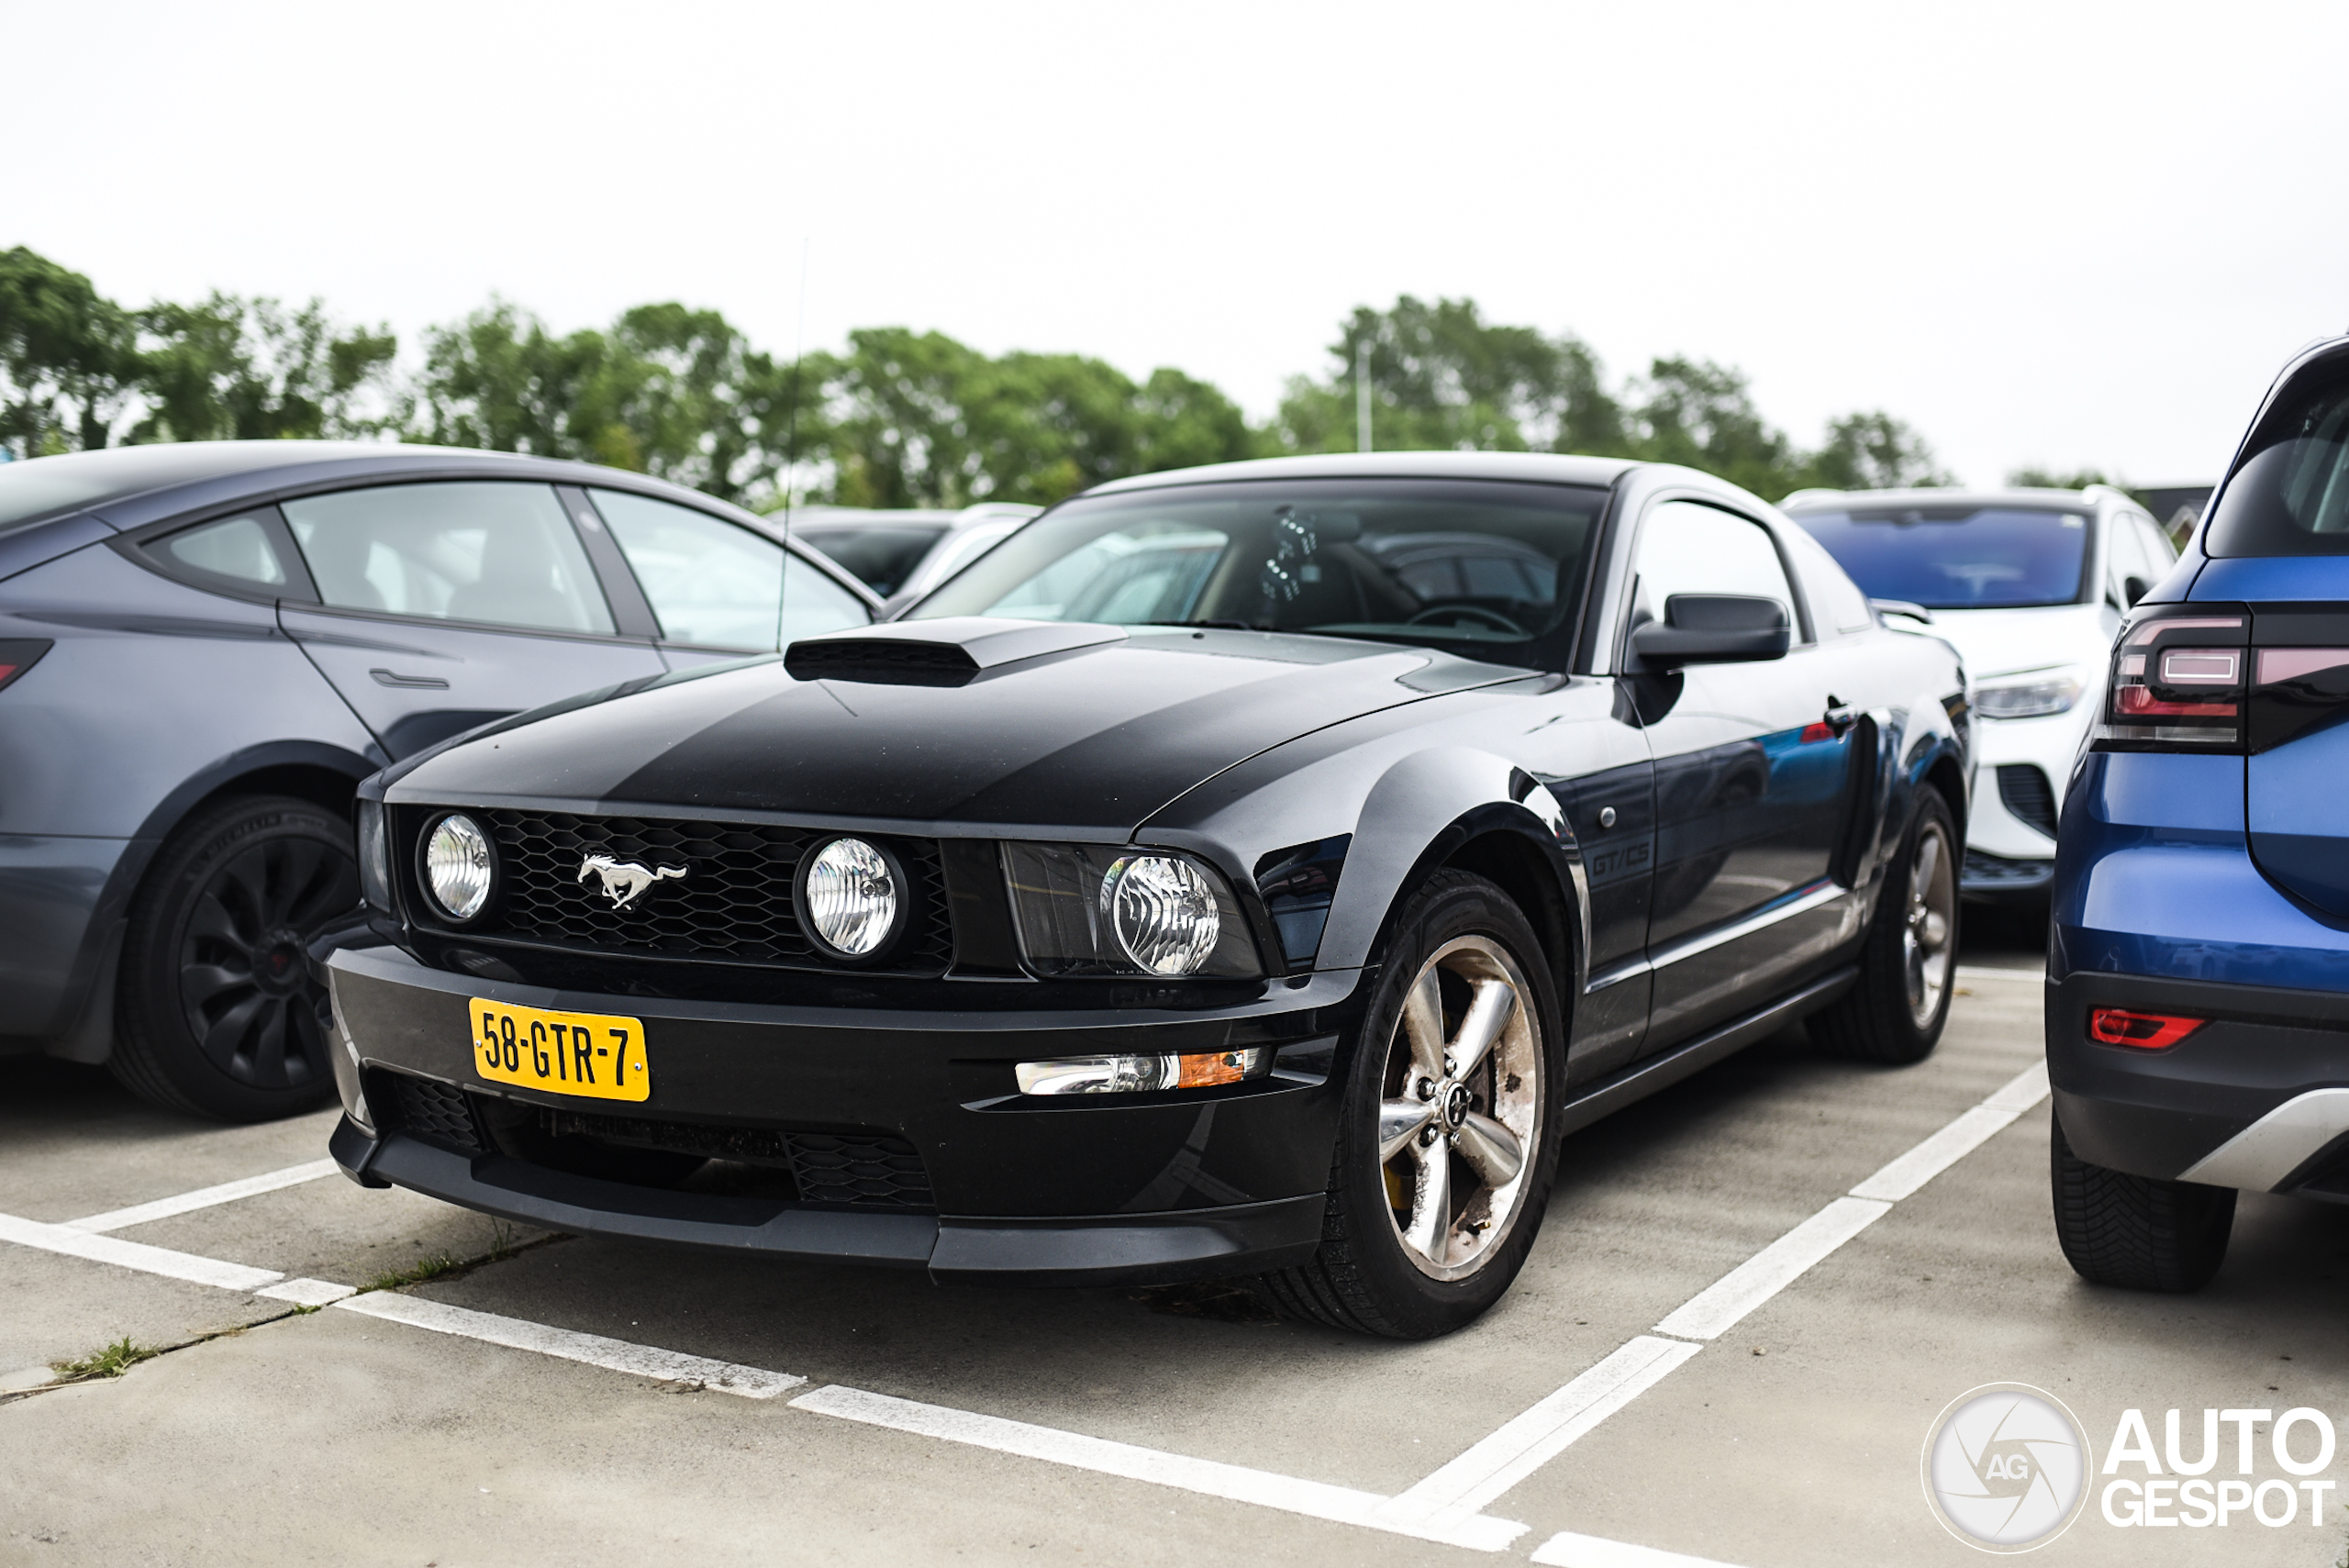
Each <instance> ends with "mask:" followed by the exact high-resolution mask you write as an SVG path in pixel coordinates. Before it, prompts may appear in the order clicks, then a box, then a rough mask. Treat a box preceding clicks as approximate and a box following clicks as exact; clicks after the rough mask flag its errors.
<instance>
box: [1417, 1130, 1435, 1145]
mask: <svg viewBox="0 0 2349 1568" xmlns="http://www.w3.org/2000/svg"><path fill="white" fill-rule="evenodd" d="M1419 1147H1420V1148H1422V1149H1432V1148H1434V1147H1435V1129H1433V1128H1431V1127H1423V1128H1421V1129H1419Z"/></svg>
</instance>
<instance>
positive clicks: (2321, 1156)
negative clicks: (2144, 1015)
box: [2046, 752, 2349, 1200]
mask: <svg viewBox="0 0 2349 1568" xmlns="http://www.w3.org/2000/svg"><path fill="white" fill-rule="evenodd" d="M2053 913H2054V932H2053V940H2052V942H2051V947H2050V952H2049V962H2048V984H2047V1015H2046V1029H2047V1068H2048V1075H2049V1078H2050V1080H2051V1082H2052V1083H2053V1084H2054V1090H2055V1110H2056V1115H2057V1117H2058V1118H2060V1120H2061V1121H2062V1123H2063V1127H2064V1131H2065V1137H2066V1138H2067V1139H2068V1140H2070V1142H2071V1145H2072V1148H2073V1150H2074V1151H2075V1152H2076V1153H2077V1154H2078V1155H2079V1156H2080V1157H2081V1158H2082V1159H2084V1160H2087V1161H2089V1162H2092V1163H2095V1164H2099V1165H2104V1166H2108V1167H2110V1168H2111V1169H2114V1170H2119V1171H2125V1172H2129V1173H2132V1174H2136V1175H2143V1176H2154V1177H2159V1178H2163V1179H2165V1180H2186V1181H2198V1182H2203V1183H2207V1184H2210V1185H2214V1186H2233V1187H2243V1188H2249V1189H2254V1190H2260V1191H2293V1192H2302V1193H2306V1194H2308V1195H2311V1196H2328V1197H2332V1196H2337V1197H2340V1198H2343V1199H2344V1200H2349V930H2343V929H2338V928H2336V927H2334V926H2332V925H2331V924H2328V923H2327V922H2325V921H2323V920H2321V919H2319V918H2318V917H2314V916H2312V915H2310V914H2309V913H2307V912H2306V911H2305V910H2304V909H2303V908H2302V907H2301V906H2299V905H2298V904H2296V903H2294V902H2293V901H2292V900H2291V899H2290V898H2288V897H2287V896H2286V895H2284V894H2283V893H2282V892H2280V891H2279V890H2278V889H2277V887H2276V886H2275V884H2272V883H2270V882H2269V881H2268V880H2267V879H2266V877H2265V876H2263V875H2262V874H2261V873H2260V871H2259V868H2258V867H2257V866H2256V865H2255V864H2254V862H2253V861H2252V858H2251V854H2250V851H2249V848H2248V845H2247V842H2246V840H2245V836H2244V828H2243V759H2242V758H2241V757H2239V756H2194V755H2177V754H2153V755H2148V754H2135V753H2114V752H2092V753H2090V754H2089V755H2088V756H2087V758H2085V759H2084V761H2083V762H2082V764H2081V773H2080V776H2079V778H2078V780H2077V781H2076V784H2074V786H2073V788H2072V790H2071V792H2070V793H2069V795H2068V796H2067V797H2066V799H2065V811H2064V825H2063V838H2062V848H2061V850H2060V851H2059V856H2058V863H2057V872H2056V895H2055V905H2054V912H2053ZM2099 1006H2114V1007H2126V1008H2130V1009H2132V1010H2137V1011H2143V1012H2154V1013H2166V1014H2172V1015H2182V1016H2186V1017H2192V1018H2208V1019H2210V1022H2209V1023H2208V1024H2206V1025H2205V1026H2204V1027H2203V1028H2202V1029H2199V1030H2198V1031H2197V1032H2196V1033H2194V1034H2192V1035H2190V1036H2188V1038H2187V1039H2186V1040H2183V1041H2181V1042H2180V1043H2179V1044H2177V1045H2175V1046H2172V1047H2169V1048H2168V1049H2166V1050H2163V1051H2146V1050H2143V1049H2140V1048H2137V1047H2133V1046H2119V1045H2105V1044H2101V1043H2099V1042H2098V1041H2096V1040H2092V1039H2090V1038H2089V1035H2088V1029H2087V1020H2088V1013H2089V1010H2090V1009H2091V1008H2094V1007H2099ZM2336 1181H2337V1182H2340V1183H2341V1184H2342V1190H2341V1191H2339V1192H2338V1193H2336V1192H2333V1191H2332V1190H2330V1189H2331V1187H2332V1184H2334V1183H2335V1182H2336Z"/></svg>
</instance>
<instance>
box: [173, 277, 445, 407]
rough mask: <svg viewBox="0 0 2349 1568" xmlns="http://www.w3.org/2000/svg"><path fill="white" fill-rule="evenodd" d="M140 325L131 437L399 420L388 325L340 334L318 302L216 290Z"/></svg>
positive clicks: (393, 343) (393, 345) (394, 348)
mask: <svg viewBox="0 0 2349 1568" xmlns="http://www.w3.org/2000/svg"><path fill="white" fill-rule="evenodd" d="M139 326H140V328H142V332H143V338H144V342H143V344H142V347H141V349H140V351H139V373H138V390H139V395H140V398H141V401H142V402H143V403H144V405H145V413H144V415H143V417H141V418H140V419H139V422H138V424H137V425H136V426H134V427H133V428H132V430H131V433H130V439H132V440H134V441H206V440H267V439H285V438H291V439H319V438H324V437H361V436H373V435H379V434H381V433H383V432H384V431H385V430H389V429H393V428H397V427H398V426H399V425H400V424H401V423H402V422H403V421H404V417H405V413H406V411H405V409H404V408H402V407H400V406H398V401H397V397H396V394H395V392H394V389H393V388H392V385H391V374H390V373H391V369H392V361H393V358H394V356H395V353H396V352H397V351H398V342H397V340H396V339H394V337H393V336H392V334H391V332H390V330H389V329H388V328H373V329H372V330H370V329H369V328H352V329H350V330H347V331H346V330H341V329H339V328H337V327H336V326H335V324H334V323H333V322H332V321H331V320H329V319H328V316H327V313H326V307H325V306H324V305H322V304H321V303H320V302H319V301H317V300H315V299H313V300H311V301H310V302H309V303H308V304H307V305H305V306H299V307H297V308H295V309H292V310H288V309H287V308H285V307H284V306H283V305H281V304H279V302H277V301H276V300H273V299H243V298H239V296H237V295H226V294H218V293H216V294H214V295H212V296H211V297H210V298H208V299H206V300H205V301H204V302H203V303H202V304H200V305H154V306H149V307H148V308H147V309H145V310H143V311H141V312H140V313H139ZM371 405H372V406H371Z"/></svg>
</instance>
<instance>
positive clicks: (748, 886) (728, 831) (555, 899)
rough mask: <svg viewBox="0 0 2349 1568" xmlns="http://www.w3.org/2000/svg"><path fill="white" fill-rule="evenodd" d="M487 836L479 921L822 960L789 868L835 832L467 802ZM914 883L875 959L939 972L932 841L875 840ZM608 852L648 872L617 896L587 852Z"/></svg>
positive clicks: (552, 938) (938, 896) (686, 952)
mask: <svg viewBox="0 0 2349 1568" xmlns="http://www.w3.org/2000/svg"><path fill="white" fill-rule="evenodd" d="M467 814H468V815H469V816H472V817H475V818H476V819H478V820H479V821H480V822H481V823H482V824H483V825H484V827H486V828H488V829H489V832H490V836H491V837H492V838H493V839H495V840H496V844H497V858H498V871H499V881H500V884H501V886H500V891H499V893H498V895H497V896H498V905H497V907H496V909H495V911H494V912H493V913H492V914H491V915H490V916H489V917H488V918H487V919H486V920H484V922H483V923H482V925H481V926H480V927H479V928H477V929H478V930H479V932H480V934H482V935H484V936H500V935H503V936H512V937H519V938H524V939H527V940H533V941H542V942H549V943H553V944H556V945H560V946H562V947H568V948H574V949H588V950H594V951H605V952H612V953H627V954H674V955H676V956H678V957H701V958H720V959H729V960H732V961H734V962H739V963H774V964H795V965H798V964H805V965H809V966H821V967H830V961H829V959H827V958H825V957H824V956H823V955H822V954H821V953H820V952H819V951H818V949H817V948H816V946H815V944H814V943H813V942H811V941H809V940H808V939H807V934H806V933H805V932H803V931H802V930H801V929H800V928H799V917H798V915H797V913H796V911H795V910H794V908H793V907H792V900H791V886H792V878H793V876H794V875H795V873H797V871H798V869H799V861H800V857H801V856H802V855H804V854H806V853H807V851H809V850H811V849H815V848H818V847H820V846H821V845H822V843H823V842H824V841H825V840H827V839H829V838H831V837H832V836H833V835H831V834H829V833H820V832H817V831H815V830H813V829H809V828H782V827H776V826H774V825H773V824H770V823H755V822H703V821H688V820H683V819H673V818H667V817H580V816H574V815H573V814H571V813H568V812H561V811H518V810H510V809H471V808H469V810H468V813H467ZM882 841H883V842H885V843H886V844H887V845H888V847H889V848H890V849H891V850H892V851H895V853H896V856H897V860H898V863H899V864H901V865H903V866H904V867H905V870H906V878H907V882H908V883H910V884H912V885H910V886H908V887H907V888H904V889H902V890H901V896H903V897H905V898H906V899H907V901H908V905H909V908H908V915H907V926H906V930H905V934H904V936H903V937H902V938H900V939H899V941H898V945H897V948H896V951H894V952H893V953H891V954H890V955H888V957H886V958H885V959H884V960H883V961H882V962H881V963H880V964H879V966H878V967H880V968H881V969H883V970H885V971H892V972H896V973H907V972H912V973H939V972H941V971H942V970H944V969H945V967H946V965H947V962H948V961H949V960H950V959H951V958H952V955H953V948H954V940H953V932H952V927H951V926H950V925H949V924H948V918H947V913H946V899H945V896H944V887H943V884H942V882H941V877H940V874H939V869H938V846H937V845H936V844H935V843H932V842H930V841H929V840H919V839H896V838H890V839H885V840H882ZM591 855H595V856H605V857H609V858H610V859H612V860H615V861H618V862H633V863H635V864H637V865H641V866H645V867H648V868H652V869H654V870H656V871H658V870H664V869H667V868H672V867H681V868H682V869H683V871H684V874H683V875H681V876H676V877H656V878H655V879H654V880H653V881H651V883H650V884H647V885H646V886H645V887H644V888H643V889H642V891H641V892H640V893H638V894H637V895H634V896H633V897H631V898H629V901H628V902H627V903H626V904H618V903H615V902H614V900H613V898H612V897H611V895H609V894H608V893H607V891H606V890H605V885H604V884H603V882H602V880H601V879H600V878H599V877H597V876H595V875H589V876H586V877H584V878H583V877H582V875H581V867H582V865H583V863H584V862H585V860H586V859H587V857H589V856H591Z"/></svg>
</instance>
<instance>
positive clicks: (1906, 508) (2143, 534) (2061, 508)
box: [1781, 484, 2177, 898]
mask: <svg viewBox="0 0 2349 1568" xmlns="http://www.w3.org/2000/svg"><path fill="white" fill-rule="evenodd" d="M1781 505H1782V506H1783V508H1784V510H1785V511H1786V513H1787V516H1788V517H1792V518H1794V520H1795V521H1796V522H1798V523H1799V524H1801V525H1802V527H1803V528H1804V529H1806V530H1807V531H1808V532H1809V534H1810V535H1811V537H1812V538H1814V539H1818V540H1819V542H1820V544H1823V545H1825V546H1826V547H1827V550H1828V552H1829V553H1830V554H1831V555H1833V556H1834V557H1835V559H1836V560H1837V561H1838V562H1841V563H1842V567H1843V570H1844V571H1845V572H1847V573H1850V574H1851V576H1852V578H1853V580H1854V582H1856V583H1858V584H1859V585H1860V586H1861V588H1862V589H1863V590H1865V592H1866V593H1867V594H1868V595H1869V596H1870V597H1871V598H1873V599H1875V600H1876V601H1877V608H1878V609H1879V610H1880V611H1883V612H1886V613H1887V614H1900V613H1913V614H1914V615H1915V616H1916V617H1917V618H1919V619H1922V620H1929V621H1930V622H1931V623H1932V629H1933V630H1934V631H1935V632H1937V633H1938V634H1940V635H1941V636H1942V637H1943V638H1945V639H1948V640H1949V641H1950V642H1951V643H1952V644H1953V645H1954V646H1955V647H1956V649H1957V651H1959V652H1960V653H1961V654H1963V655H1964V656H1965V666H1966V669H1967V670H1968V671H1969V672H1970V673H1972V675H1973V680H1974V713H1975V717H1976V718H1977V719H1979V720H1980V721H1981V722H1980V723H1978V724H1977V725H1976V727H1975V744H1976V757H1977V761H1978V765H1979V768H1980V772H1979V773H1978V775H1977V776H1978V777H1979V778H1980V779H1981V780H1982V782H1983V783H1984V784H1989V783H1991V782H1992V781H1993V780H1994V779H1995V780H1996V782H1997V785H1998V787H1997V788H1996V789H1987V788H1985V789H1977V790H1976V793H1975V795H1974V815H1973V820H1972V821H1971V822H1969V823H1968V824H1967V825H1966V848H1965V868H1964V874H1963V876H1962V877H1961V879H1960V887H1961V890H1962V891H1963V892H1965V894H1967V895H1971V896H1974V897H1977V898H1997V897H2010V896H2020V897H2043V896H2044V895H2045V894H2046V892H2047V888H2048V884H2049V883H2050V882H2051V881H2052V880H2053V878H2054V873H2055V824H2056V819H2057V817H2058V815H2059V814H2060V813H2061V811H2062V808H2063V804H2064V787H2065V781H2066V779H2067V778H2068V776H2069V775H2070V773H2071V769H2072V760H2073V758H2074V757H2075V756H2076V754H2077V753H2078V751H2079V747H2080V740H2081V737H2082V735H2083V734H2084V733H2085V731H2086V730H2087V727H2088V726H2089V725H2090V724H2092V723H2093V722H2094V721H2095V718H2096V716H2097V714H2098V713H2099V711H2100V710H2101V708H2102V706H2103V701H2104V681H2105V665H2106V655H2107V653H2108V651H2110V648H2111V646H2112V638H2113V634H2114V633H2115V632H2116V631H2117V630H2119V629H2120V626H2121V616H2122V615H2123V614H2125V613H2126V612H2127V610H2128V608H2129V606H2132V605H2134V604H2135V603H2136V602H2137V601H2138V599H2140V598H2142V597H2143V595H2145V594H2146V593H2147V592H2149V591H2150V590H2151V589H2152V588H2153V586H2154V584H2156V583H2158V582H2160V581H2161V580H2162V579H2163V578H2164V577H2166V576H2168V575H2169V571H2170V568H2171V566H2172V565H2174V564H2175V563H2176V560H2177V553H2176V550H2173V549H2171V548H2170V542H2169V539H2168V538H2167V536H2165V534H2164V533H2163V532H2162V530H2161V529H2160V528H2157V527H2155V526H2154V519H2153V518H2152V517H2149V516H2147V515H2146V513H2145V511H2144V509H2143V507H2141V506H2138V505H2137V503H2136V502H2135V501H2133V500H2132V499H2131V498H2130V497H2129V496H2128V495H2124V494H2123V493H2121V491H2119V490H2115V489H2112V488H2111V487H2110V486H2108V485H2101V484H2096V485H2090V486H2089V487H2088V488H2087V489H2085V490H2026V489H2006V490H1849V491H1844V490H1803V491H1798V492H1797V493H1796V494H1794V495H1789V496H1787V499H1786V500H1785V501H1784V502H1783V503H1782V504H1781Z"/></svg>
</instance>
